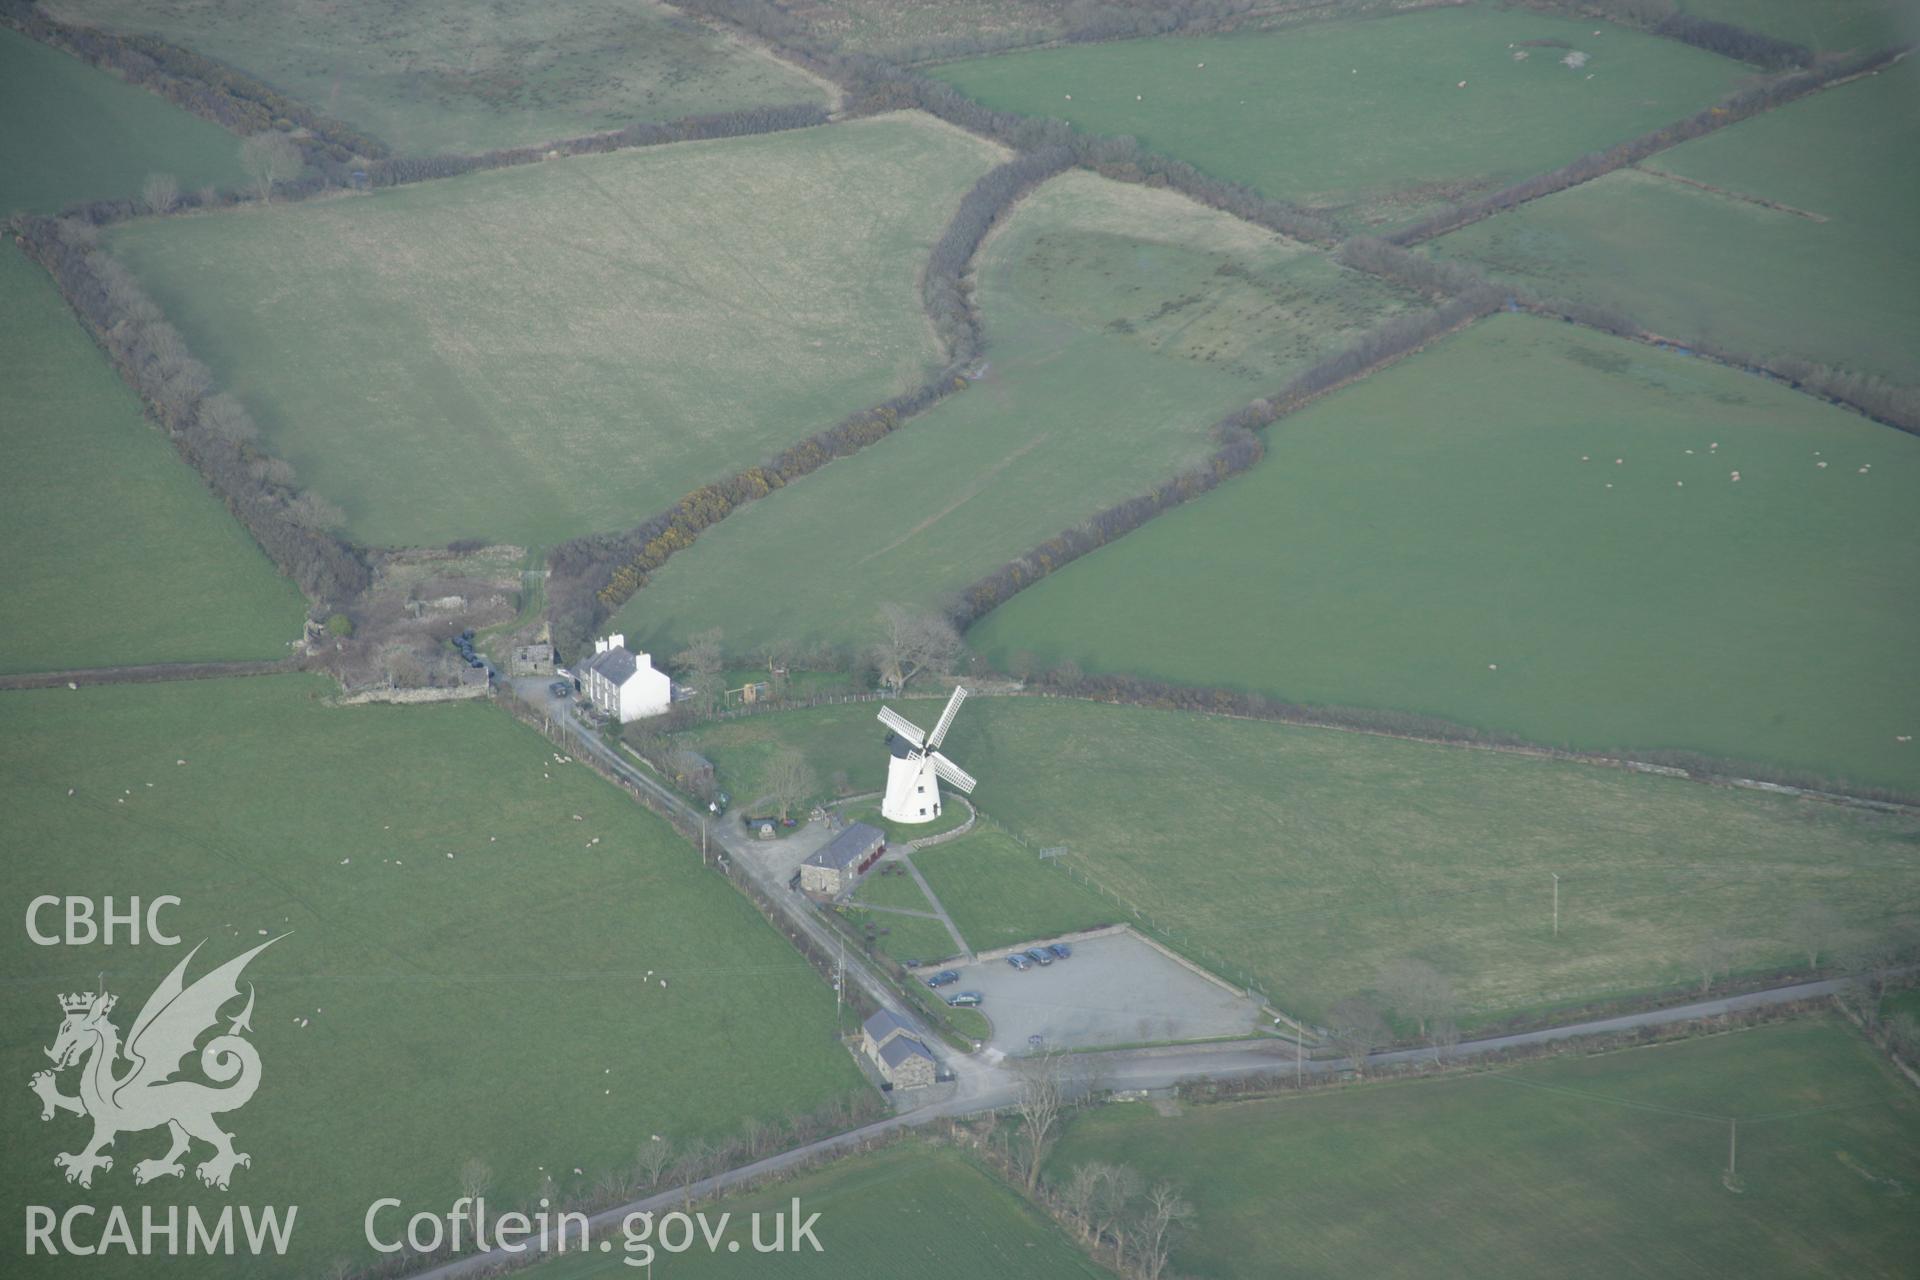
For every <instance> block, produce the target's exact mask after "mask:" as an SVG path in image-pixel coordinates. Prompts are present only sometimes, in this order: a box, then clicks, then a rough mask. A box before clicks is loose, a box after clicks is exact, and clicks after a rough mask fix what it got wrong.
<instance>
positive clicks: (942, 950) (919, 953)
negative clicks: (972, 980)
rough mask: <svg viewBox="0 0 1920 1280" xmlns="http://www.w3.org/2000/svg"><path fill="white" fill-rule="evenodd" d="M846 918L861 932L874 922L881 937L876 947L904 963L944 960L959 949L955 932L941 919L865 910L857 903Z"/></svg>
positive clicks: (875, 928)
mask: <svg viewBox="0 0 1920 1280" xmlns="http://www.w3.org/2000/svg"><path fill="white" fill-rule="evenodd" d="M847 918H848V919H849V920H851V921H852V922H853V926H854V928H855V929H856V930H857V931H859V932H860V933H862V934H864V933H865V932H866V928H867V926H868V925H872V926H873V928H874V930H875V931H876V934H877V938H878V940H877V941H876V942H875V944H874V946H875V948H876V949H877V950H880V951H884V952H886V953H887V954H888V955H890V956H892V957H893V958H894V959H895V960H898V961H899V962H900V963H902V964H919V963H922V962H924V961H932V960H944V959H946V958H947V957H948V956H950V955H953V954H955V953H956V952H957V951H958V948H956V947H955V946H954V945H953V935H952V934H950V933H948V932H947V927H946V926H945V925H943V924H941V923H940V922H939V921H938V920H928V919H926V918H924V917H921V916H903V915H901V914H900V913H899V912H897V911H863V910H861V909H860V908H858V907H855V908H853V909H851V910H849V911H848V912H847Z"/></svg>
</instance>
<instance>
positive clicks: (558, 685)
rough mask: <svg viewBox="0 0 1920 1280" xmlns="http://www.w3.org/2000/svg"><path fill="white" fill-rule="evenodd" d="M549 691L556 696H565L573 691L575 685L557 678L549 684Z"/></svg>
mask: <svg viewBox="0 0 1920 1280" xmlns="http://www.w3.org/2000/svg"><path fill="white" fill-rule="evenodd" d="M547 692H548V693H550V694H552V695H553V696H554V697H556V698H564V697H566V696H567V695H568V694H570V693H572V692H573V686H572V685H570V684H568V683H567V682H566V681H565V680H555V681H554V682H553V683H552V684H550V685H548V686H547Z"/></svg>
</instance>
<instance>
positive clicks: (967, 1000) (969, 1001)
mask: <svg viewBox="0 0 1920 1280" xmlns="http://www.w3.org/2000/svg"><path fill="white" fill-rule="evenodd" d="M985 999H986V997H985V996H983V995H981V994H980V993H979V992H978V991H956V992H954V993H953V994H952V995H950V996H948V997H947V1003H948V1004H949V1005H952V1006H953V1007H954V1008H956V1009H974V1008H978V1007H979V1005H980V1004H981V1002H982V1001H984V1000H985Z"/></svg>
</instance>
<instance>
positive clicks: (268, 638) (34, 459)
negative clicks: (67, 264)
mask: <svg viewBox="0 0 1920 1280" xmlns="http://www.w3.org/2000/svg"><path fill="white" fill-rule="evenodd" d="M0 367H4V368H5V369H6V370H7V374H6V395H5V400H4V403H0V424H4V426H3V427H0V430H4V434H5V436H6V442H7V465H6V468H5V479H4V480H0V539H4V540H5V542H6V545H7V546H9V547H11V548H12V552H11V553H10V554H9V555H7V556H6V557H5V559H4V560H3V561H0V671H5V672H14V671H57V670H61V669H65V668H72V667H102V666H112V665H116V664H121V663H147V662H190V661H209V660H215V659H239V658H284V657H286V656H287V652H288V650H287V645H288V643H289V642H291V641H294V640H297V639H299V637H300V626H301V622H302V619H303V616H304V614H305V605H304V602H302V600H301V599H300V593H299V591H297V590H296V589H295V588H294V586H293V584H292V583H290V582H288V581H287V580H286V579H284V578H281V577H280V576H279V575H278V574H276V573H275V572H274V569H273V565H272V563H271V562H269V561H268V559H267V557H266V556H265V555H264V554H263V553H262V552H261V550H260V548H259V546H258V545H256V544H255V543H254V541H253V539H252V538H250V537H249V536H248V535H247V532H246V530H244V529H242V528H241V527H240V525H239V523H238V522H237V521H235V520H234V519H233V518H232V517H231V516H229V515H228V514H227V512H226V510H225V509H224V508H223V507H222V506H221V505H220V501H219V499H217V498H216V497H214V496H213V495H212V494H211V493H209V492H208V491H207V488H206V486H205V485H204V484H202V483H201V481H200V479H199V477H198V476H196V475H195V474H194V473H193V471H192V470H191V469H190V468H189V467H188V466H187V464H186V463H185V462H183V461H181V459H180V457H179V455H177V454H176V453H175V452H174V451H173V447H172V446H171V445H170V444H168V443H167V439H166V437H165V436H164V435H162V434H161V433H160V432H159V431H158V430H156V429H155V428H153V427H152V426H150V425H148V423H147V422H146V421H145V419H143V418H142V417H141V412H140V402H139V401H138V400H136V399H135V398H134V396H133V394H132V392H130V391H128V390H127V388H126V386H125V385H124V384H123V383H121V381H120V379H119V378H117V377H115V376H114V373H113V371H112V370H111V369H110V368H109V367H108V365H107V362H106V360H105V358H104V357H103V356H102V355H101V354H100V352H99V350H98V349H97V348H95V347H94V345H93V343H92V342H90V341H88V339H87V336H86V334H85V333H84V332H83V331H82V330H81V328H80V326H79V324H78V323H76V322H75V320H74V318H73V316H72V314H71V313H70V312H69V311H68V310H67V305H66V303H65V302H63V301H62V300H61V298H60V294H59V292H58V291H57V290H56V289H55V288H54V287H53V282H52V281H51V280H49V279H48V278H47V276H46V273H45V272H43V271H42V270H41V269H40V268H39V267H38V266H37V265H35V264H34V263H32V262H30V261H29V260H28V259H27V258H26V257H25V256H24V255H23V254H21V253H20V252H19V250H18V249H16V248H15V247H14V246H13V245H11V244H6V245H0Z"/></svg>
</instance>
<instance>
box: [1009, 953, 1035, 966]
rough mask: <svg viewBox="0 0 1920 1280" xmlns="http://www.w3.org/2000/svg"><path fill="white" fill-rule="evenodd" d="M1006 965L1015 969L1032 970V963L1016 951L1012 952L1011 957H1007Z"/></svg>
mask: <svg viewBox="0 0 1920 1280" xmlns="http://www.w3.org/2000/svg"><path fill="white" fill-rule="evenodd" d="M1007 963H1008V964H1010V965H1012V966H1013V967H1014V968H1016V969H1031V968H1033V961H1031V960H1029V959H1027V958H1026V957H1025V956H1023V955H1021V954H1020V953H1019V952H1018V951H1016V952H1014V953H1013V954H1012V955H1010V956H1008V957H1007Z"/></svg>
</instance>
